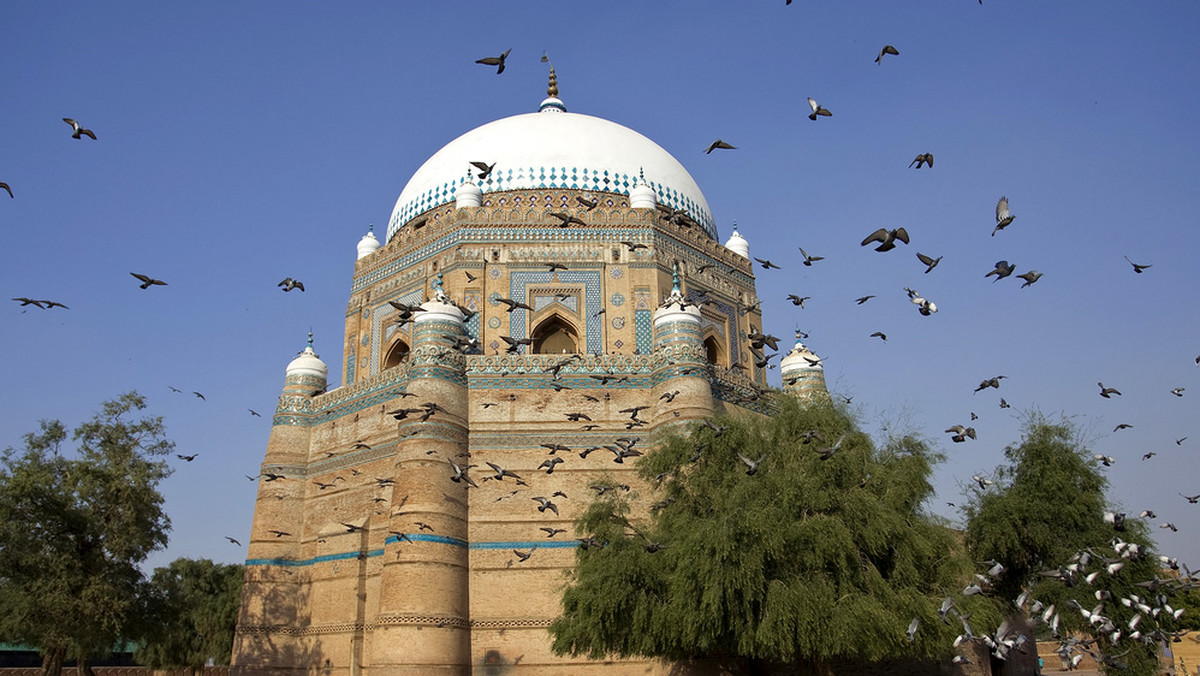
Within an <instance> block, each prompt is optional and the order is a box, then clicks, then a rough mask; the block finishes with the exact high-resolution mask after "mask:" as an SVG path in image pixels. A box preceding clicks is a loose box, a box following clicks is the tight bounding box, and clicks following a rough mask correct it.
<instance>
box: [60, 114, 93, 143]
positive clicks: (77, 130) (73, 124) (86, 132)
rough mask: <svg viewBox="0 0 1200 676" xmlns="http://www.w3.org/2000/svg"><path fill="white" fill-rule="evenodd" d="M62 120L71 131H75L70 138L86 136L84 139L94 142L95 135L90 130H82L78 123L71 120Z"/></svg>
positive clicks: (66, 118) (67, 118)
mask: <svg viewBox="0 0 1200 676" xmlns="http://www.w3.org/2000/svg"><path fill="white" fill-rule="evenodd" d="M62 120H63V122H66V123H67V124H69V125H71V129H74V130H75V133H73V134H71V138H80V137H82V136H86V137H88V138H90V139H92V140H93V141H95V140H96V134H95V132H93V131H92V130H91V129H84V128H83V127H81V126H79V123H78V122H76V121H75V120H72V119H71V118H69V117H64V118H63V119H62Z"/></svg>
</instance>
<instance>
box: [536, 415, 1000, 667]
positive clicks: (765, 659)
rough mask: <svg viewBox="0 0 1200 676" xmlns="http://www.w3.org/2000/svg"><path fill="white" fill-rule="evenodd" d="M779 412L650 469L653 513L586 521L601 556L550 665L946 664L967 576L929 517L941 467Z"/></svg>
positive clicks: (613, 501) (634, 498)
mask: <svg viewBox="0 0 1200 676" xmlns="http://www.w3.org/2000/svg"><path fill="white" fill-rule="evenodd" d="M777 404H778V408H779V411H778V413H777V414H776V415H773V416H771V417H770V418H765V419H764V418H758V417H753V418H750V417H746V418H730V417H726V418H722V419H720V420H719V421H718V423H719V424H706V425H701V426H697V427H695V428H694V429H693V430H692V434H691V436H690V437H689V438H684V437H678V436H675V437H672V438H669V439H667V440H665V441H664V443H662V444H661V445H660V446H659V447H657V448H655V449H654V450H652V451H650V452H648V453H647V454H646V455H645V457H643V458H641V459H640V461H639V467H638V470H639V474H640V475H641V476H642V477H643V478H644V479H645V480H646V482H647V484H649V485H656V486H657V487H658V488H657V490H656V491H655V494H654V495H653V496H646V497H642V496H639V495H637V494H633V493H630V494H627V493H626V492H625V491H621V490H618V489H613V490H608V491H605V492H604V493H602V494H601V495H600V496H599V497H598V498H597V499H596V500H595V501H594V502H593V503H592V505H591V506H590V507H589V509H588V510H587V511H586V513H585V514H584V515H583V516H582V517H581V518H580V520H579V522H578V524H577V526H578V529H579V531H580V532H581V533H586V534H587V537H588V538H591V539H592V540H594V542H593V541H588V540H586V539H585V541H584V544H585V545H587V546H586V547H581V548H580V550H579V551H578V553H577V560H576V566H575V568H574V570H573V572H572V575H571V581H570V583H569V585H568V587H567V589H566V590H565V592H564V596H563V614H562V616H561V617H559V618H558V619H557V620H556V621H555V622H554V623H553V624H552V625H551V627H550V632H551V634H552V635H553V639H554V642H553V648H554V650H555V652H557V653H559V654H568V653H569V654H573V655H580V654H586V655H587V656H588V657H590V658H592V659H599V658H603V657H608V656H623V657H632V656H641V657H657V658H665V659H670V660H698V659H721V660H726V661H729V662H731V666H732V667H733V668H736V669H740V670H742V671H745V672H748V673H757V672H758V671H760V670H762V669H766V668H770V667H772V666H776V665H781V664H786V665H789V666H790V667H795V666H806V667H807V668H809V669H812V670H814V671H818V672H819V671H823V670H825V669H826V668H827V665H828V664H829V663H830V662H833V661H838V660H858V661H875V660H881V659H887V658H893V657H897V656H907V657H913V658H924V659H930V658H941V659H946V660H948V659H949V656H950V654H951V652H952V649H951V644H952V642H953V640H954V636H955V631H954V629H952V628H951V626H950V625H948V624H946V623H943V622H942V621H941V619H940V618H939V616H938V614H937V609H938V607H939V604H940V601H941V598H942V597H944V596H946V595H948V594H950V593H953V592H955V591H956V590H958V589H961V587H962V585H963V583H964V580H965V579H966V578H967V577H968V576H969V575H970V563H969V561H967V559H966V558H965V554H964V552H963V551H962V548H961V547H960V546H959V545H958V543H957V540H956V538H955V535H954V534H953V533H952V532H951V531H950V530H948V529H946V528H944V527H942V526H941V525H939V524H937V523H935V521H934V520H933V519H931V518H930V517H929V516H927V515H926V514H925V513H924V512H923V511H922V504H923V503H924V502H925V501H926V499H927V498H929V497H930V495H931V494H932V487H931V485H930V483H929V478H930V474H931V468H932V463H933V462H934V461H935V460H936V458H935V456H934V454H932V453H931V452H929V450H928V449H927V448H926V446H925V445H924V444H922V443H920V442H919V441H918V440H916V439H913V438H911V437H909V438H903V439H894V440H893V441H892V442H891V443H889V444H888V445H887V446H886V447H884V448H883V449H876V448H875V447H874V446H873V445H872V443H871V441H870V439H869V438H868V437H867V435H865V434H864V433H862V432H861V431H859V430H858V429H857V428H856V427H855V425H854V422H853V421H852V420H851V419H850V418H849V417H848V416H847V415H846V414H845V413H844V412H841V411H838V410H836V409H834V408H833V407H830V406H812V407H801V406H800V405H798V404H797V403H796V402H795V401H794V400H792V399H791V398H789V397H780V398H779V400H778V402H777ZM812 432H815V433H816V434H818V435H819V437H816V438H813V437H812V436H810V433H812ZM806 439H807V440H806ZM739 454H740V455H741V456H742V457H744V459H742V457H739ZM823 456H828V457H827V459H822V457H823ZM755 463H758V464H757V466H756V467H755ZM654 501H657V502H656V504H655V505H653V506H651V507H650V508H649V509H647V504H648V503H650V502H654ZM973 604H975V600H974V599H967V600H965V601H964V602H963V606H964V607H966V606H972V605H973ZM978 605H981V609H980V617H982V616H985V615H987V613H988V612H989V611H988V609H987V607H986V606H987V604H978ZM964 612H965V611H964ZM993 614H994V613H993ZM914 618H918V619H919V622H920V624H919V628H918V631H917V632H916V634H915V637H914V640H913V641H912V642H910V641H909V640H908V638H907V635H906V633H907V629H908V627H909V624H910V622H911V621H912V620H913V619H914Z"/></svg>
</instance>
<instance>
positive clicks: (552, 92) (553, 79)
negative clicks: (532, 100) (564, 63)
mask: <svg viewBox="0 0 1200 676" xmlns="http://www.w3.org/2000/svg"><path fill="white" fill-rule="evenodd" d="M542 63H550V57H549V55H547V54H546V53H545V52H542ZM546 94H547V95H549V96H552V97H554V98H558V76H557V75H555V74H554V64H553V63H550V86H549V87H546Z"/></svg>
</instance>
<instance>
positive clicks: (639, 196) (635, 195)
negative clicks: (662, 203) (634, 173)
mask: <svg viewBox="0 0 1200 676" xmlns="http://www.w3.org/2000/svg"><path fill="white" fill-rule="evenodd" d="M657 204H658V193H656V192H654V188H651V187H650V185H649V184H648V183H646V177H645V175H644V174H643V173H642V171H641V170H640V169H639V170H638V179H637V184H636V185H634V186H633V190H630V191H629V206H630V207H631V208H633V209H653V208H654V207H655V206H656V205H657Z"/></svg>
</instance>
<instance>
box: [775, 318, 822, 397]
mask: <svg viewBox="0 0 1200 676" xmlns="http://www.w3.org/2000/svg"><path fill="white" fill-rule="evenodd" d="M800 337H801V333H800V331H799V330H797V331H796V345H795V346H794V347H793V348H792V350H791V352H788V353H787V355H786V356H785V357H784V358H783V359H782V360H780V362H779V372H780V374H781V375H782V377H783V389H784V391H785V392H789V393H791V394H792V395H793V396H795V397H797V398H799V399H801V400H804V401H807V402H809V403H815V402H818V401H825V402H828V401H829V390H827V389H826V388H825V366H824V365H823V364H822V363H821V358H820V357H818V356H817V355H816V354H815V353H814V352H813V351H812V350H810V349H808V348H807V347H805V346H804V343H802V342H800Z"/></svg>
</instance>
